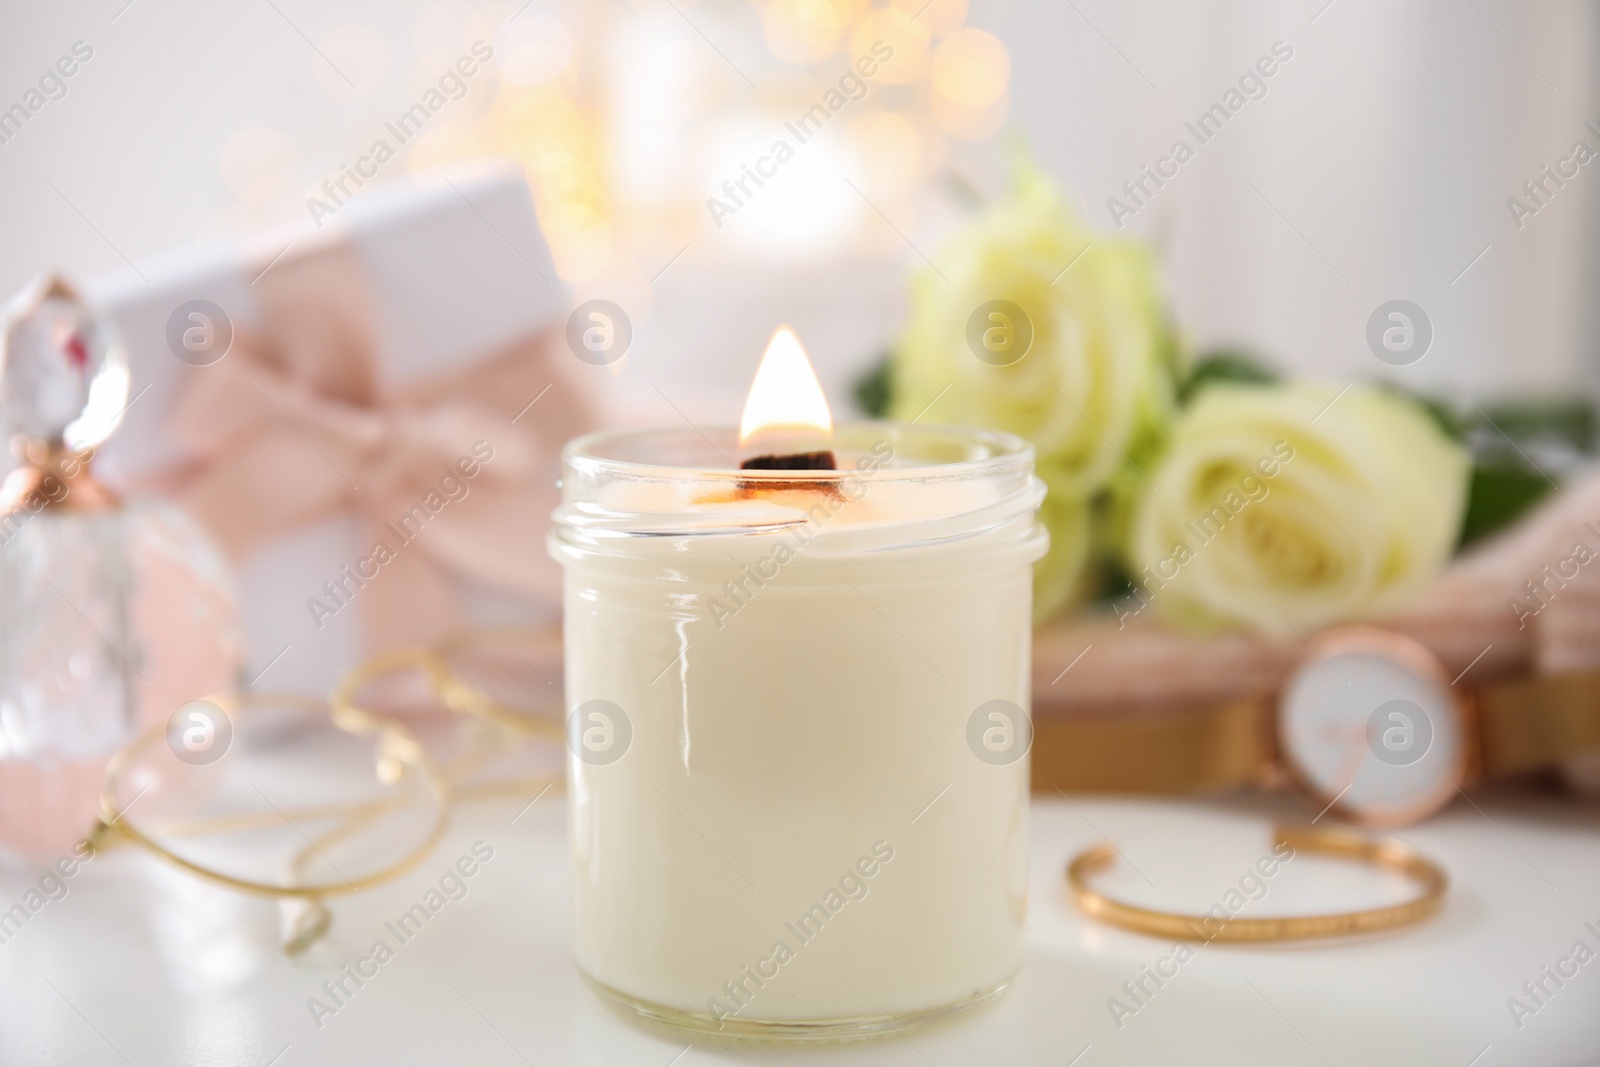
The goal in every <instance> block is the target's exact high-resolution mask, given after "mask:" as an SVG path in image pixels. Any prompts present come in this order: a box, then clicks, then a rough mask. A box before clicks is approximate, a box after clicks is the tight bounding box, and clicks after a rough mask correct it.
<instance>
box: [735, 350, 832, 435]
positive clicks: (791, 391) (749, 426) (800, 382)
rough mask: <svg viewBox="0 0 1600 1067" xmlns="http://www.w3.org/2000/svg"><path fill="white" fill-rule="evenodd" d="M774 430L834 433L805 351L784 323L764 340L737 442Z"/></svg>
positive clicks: (816, 433)
mask: <svg viewBox="0 0 1600 1067" xmlns="http://www.w3.org/2000/svg"><path fill="white" fill-rule="evenodd" d="M773 431H778V432H788V433H804V434H814V435H821V436H823V437H832V436H833V415H832V413H830V412H829V411H828V398H827V397H825V396H823V395H822V383H821V382H819V381H817V372H816V371H814V370H812V369H811V361H810V360H809V359H807V358H806V350H805V349H803V348H801V347H800V339H799V338H798V337H796V336H795V335H794V331H793V330H791V329H790V328H789V327H788V325H787V324H785V325H783V326H779V327H778V329H777V330H776V331H775V332H774V333H773V335H772V340H770V341H768V342H767V351H766V354H765V355H763V356H762V357H761V366H760V367H758V368H757V369H756V379H755V381H754V382H752V383H750V396H749V398H748V399H747V400H746V401H745V402H744V418H742V419H740V420H739V444H740V445H743V444H745V443H746V442H748V441H749V440H750V439H751V438H752V437H755V436H756V435H758V434H764V433H769V432H773Z"/></svg>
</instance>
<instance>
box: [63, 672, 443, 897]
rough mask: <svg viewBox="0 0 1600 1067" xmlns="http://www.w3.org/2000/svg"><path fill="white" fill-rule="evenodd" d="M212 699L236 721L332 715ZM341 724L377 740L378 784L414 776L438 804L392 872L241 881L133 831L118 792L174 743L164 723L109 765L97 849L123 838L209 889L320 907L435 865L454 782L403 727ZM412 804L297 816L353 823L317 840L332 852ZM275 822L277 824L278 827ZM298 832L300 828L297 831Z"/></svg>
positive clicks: (312, 848)
mask: <svg viewBox="0 0 1600 1067" xmlns="http://www.w3.org/2000/svg"><path fill="white" fill-rule="evenodd" d="M210 699H211V700H212V701H214V702H215V703H216V704H218V705H219V706H221V707H222V708H223V710H224V711H228V712H230V713H231V714H233V715H240V714H243V713H247V711H248V709H249V708H250V707H252V706H254V705H258V704H266V703H271V702H282V703H286V704H296V705H300V706H302V707H305V708H316V709H318V710H322V709H325V708H326V707H327V706H326V705H325V704H323V703H322V702H321V701H310V700H304V699H302V698H294V697H282V696H276V697H274V696H267V695H264V694H255V693H228V694H217V695H215V696H212V697H211V698H210ZM334 722H335V725H337V726H339V727H340V728H341V729H345V730H347V731H348V732H351V733H357V734H365V735H369V736H374V737H375V739H376V742H377V753H378V768H379V770H378V777H379V779H380V780H381V781H383V783H384V784H385V785H393V784H394V783H395V782H397V781H398V780H399V779H400V777H401V776H402V775H403V774H405V773H406V772H407V771H408V770H409V771H410V772H412V773H414V774H415V775H416V776H417V777H418V778H419V780H420V782H421V784H422V785H423V786H425V787H426V789H427V791H428V794H429V795H430V796H431V798H432V800H433V806H434V812H433V817H432V821H431V823H430V824H429V826H428V828H427V830H426V832H425V833H424V835H423V836H422V838H421V839H420V840H419V841H418V843H417V844H416V845H415V847H413V848H412V850H411V851H410V852H408V853H407V854H406V855H405V856H403V857H402V858H401V859H400V860H398V861H397V862H395V863H391V864H389V865H388V866H387V867H384V868H382V869H381V870H378V871H374V872H372V873H370V874H367V875H364V876H361V877H360V878H359V879H358V880H356V881H351V880H349V879H346V878H343V877H342V876H341V878H340V880H339V881H337V882H331V881H330V882H325V883H311V884H289V885H285V884H281V883H277V882H261V881H255V880H253V879H248V878H238V877H235V876H234V875H231V874H226V873H224V872H222V871H216V870H212V869H210V868H209V867H205V866H202V865H201V864H199V863H196V862H194V861H192V860H189V859H186V858H184V857H183V856H180V855H179V854H178V853H176V852H174V851H173V850H172V849H170V848H168V847H167V846H165V845H163V844H162V843H161V842H160V841H158V840H156V839H155V837H153V836H152V835H151V834H148V833H146V832H144V831H142V830H140V829H139V828H137V827H135V826H133V825H131V824H130V823H129V821H128V820H127V819H126V818H124V817H123V812H122V811H119V810H118V806H117V786H118V784H119V783H120V781H121V777H122V773H123V769H124V767H125V766H126V765H127V764H128V763H129V762H130V761H131V760H132V759H133V758H134V757H135V756H137V755H138V754H139V753H140V752H142V751H144V750H145V749H147V748H150V747H151V746H153V745H155V744H156V743H157V742H159V741H161V740H162V739H163V738H164V737H165V736H166V725H165V724H164V723H162V724H157V725H155V726H152V727H151V728H150V729H148V730H146V731H145V732H144V733H142V734H140V735H139V736H138V737H136V738H135V739H134V740H133V741H132V742H130V743H129V744H128V745H127V746H126V747H124V748H123V749H122V750H120V751H119V752H117V753H116V755H114V756H113V757H112V758H111V761H110V762H109V763H108V764H107V765H106V771H105V777H104V778H103V779H102V782H101V786H100V818H99V821H98V824H97V825H96V827H95V829H94V831H93V832H92V833H91V835H90V840H91V842H92V843H95V844H97V845H98V844H99V843H109V840H110V839H111V836H112V835H116V836H120V837H122V838H124V839H125V840H127V841H130V842H132V843H133V844H136V845H139V846H140V847H142V848H144V849H146V850H148V851H149V852H151V853H152V854H154V855H155V856H157V857H159V858H160V859H162V860H165V861H166V862H167V863H169V864H171V865H173V866H174V867H178V868H180V869H182V870H185V871H188V872H189V873H190V874H194V875H198V876H199V877H201V878H204V879H206V880H207V881H209V882H213V883H215V884H217V885H222V886H226V887H228V888H229V889H235V890H238V891H240V892H243V893H253V894H256V895H258V896H266V897H277V898H291V897H298V898H302V899H309V900H312V901H320V900H321V898H323V897H328V896H336V895H338V894H341V893H348V892H355V891H359V890H362V889H366V888H369V887H371V886H375V885H378V884H379V883H381V882H385V881H388V880H389V879H391V878H395V877H397V876H399V875H401V874H403V873H405V872H406V871H408V870H410V869H411V868H412V867H414V866H416V865H417V864H418V863H420V862H422V860H423V859H424V858H426V857H427V855H428V853H429V852H431V851H432V850H433V846H434V845H435V844H437V843H438V841H439V839H440V838H442V837H443V836H444V832H445V829H446V827H447V826H448V824H449V818H450V804H451V790H450V782H449V780H448V779H446V778H445V776H444V775H443V774H441V773H440V771H439V769H438V768H437V767H436V766H435V765H434V762H433V760H432V759H431V758H430V757H429V756H428V753H427V751H426V750H425V749H424V748H423V747H422V746H421V745H420V744H419V743H417V741H416V739H415V738H413V737H412V736H411V735H410V734H408V733H406V732H405V731H404V730H403V729H402V728H401V727H399V726H395V725H393V724H390V723H385V722H382V721H379V720H377V719H374V718H371V717H368V718H367V719H364V720H361V721H359V722H357V721H355V720H353V719H347V721H345V722H341V721H340V720H339V718H338V716H337V715H335V716H334ZM385 775H388V777H385ZM405 802H406V801H405V799H404V798H383V799H378V800H371V801H366V802H363V803H358V804H350V805H345V806H343V807H342V808H340V807H333V808H328V809H318V810H311V811H304V812H302V811H296V812H294V814H296V815H301V816H302V817H323V816H328V815H336V814H342V815H345V816H346V822H345V823H344V824H343V825H341V826H339V827H336V828H334V829H333V830H330V831H328V832H327V833H325V834H323V835H321V836H319V837H318V838H317V840H318V841H320V842H321V843H322V844H327V843H329V842H331V841H336V840H339V839H341V838H343V837H346V836H348V835H349V834H350V833H352V832H354V831H355V830H357V829H359V828H360V826H362V825H365V824H367V823H370V822H371V821H372V820H373V819H374V818H376V817H378V816H381V815H383V814H385V813H386V812H388V811H392V810H394V809H395V808H397V807H399V806H401V805H403V804H404V803H405ZM130 803H131V802H130ZM275 815H276V816H277V818H278V819H283V818H285V817H286V815H285V813H281V812H275ZM267 821H269V822H273V821H276V820H267ZM243 825H245V826H248V825H249V820H246V821H245V822H244V823H243ZM290 825H293V824H292V823H291V824H290ZM196 829H199V830H209V831H210V832H215V830H216V828H215V827H210V828H207V827H198V828H196ZM317 848H318V846H317V845H316V844H313V843H311V842H310V841H308V842H307V846H306V848H304V849H302V850H301V851H300V853H298V854H297V856H296V857H295V859H294V860H293V861H292V866H293V867H294V868H295V869H298V867H299V865H300V864H301V863H302V862H304V860H305V859H307V858H308V857H309V855H310V854H312V853H315V852H316V850H317Z"/></svg>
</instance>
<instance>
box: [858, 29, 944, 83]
mask: <svg viewBox="0 0 1600 1067" xmlns="http://www.w3.org/2000/svg"><path fill="white" fill-rule="evenodd" d="M879 41H882V42H883V43H884V44H887V45H888V46H889V47H890V48H893V49H894V56H893V57H892V58H891V59H890V60H889V61H888V62H887V63H883V64H882V65H881V66H879V68H878V73H877V74H875V75H873V78H872V80H873V81H874V82H879V83H882V84H885V85H907V84H910V83H911V82H914V81H916V80H917V79H918V78H920V77H922V74H923V72H924V71H926V70H927V69H928V48H929V38H928V31H927V30H926V29H924V28H923V27H922V26H920V25H918V24H917V23H915V22H912V21H911V16H910V15H907V14H906V13H905V12H903V11H888V10H880V11H874V12H872V13H871V14H870V15H868V16H867V17H866V18H864V19H862V20H861V22H860V24H859V25H857V26H856V28H855V32H854V33H852V34H851V37H850V47H851V49H852V51H853V53H854V54H855V55H857V56H865V55H872V54H873V51H872V48H873V45H874V44H876V43H877V42H879Z"/></svg>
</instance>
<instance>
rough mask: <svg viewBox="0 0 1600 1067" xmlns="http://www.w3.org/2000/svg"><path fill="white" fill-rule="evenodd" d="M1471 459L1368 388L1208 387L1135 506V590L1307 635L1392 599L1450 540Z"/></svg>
mask: <svg viewBox="0 0 1600 1067" xmlns="http://www.w3.org/2000/svg"><path fill="white" fill-rule="evenodd" d="M1470 472H1471V463H1470V460H1469V458H1468V456H1467V453H1466V451H1465V449H1463V448H1462V447H1461V446H1460V445H1458V444H1457V443H1455V442H1454V441H1451V440H1450V439H1449V438H1447V437H1446V436H1445V435H1444V434H1443V433H1442V432H1441V431H1440V430H1439V428H1438V427H1437V426H1436V425H1435V424H1434V423H1433V422H1432V421H1431V420H1430V419H1429V418H1428V417H1427V416H1426V415H1425V414H1424V413H1423V412H1422V411H1421V410H1420V409H1419V408H1417V407H1416V405H1414V404H1412V403H1410V402H1409V401H1407V400H1405V399H1403V398H1401V397H1398V396H1396V395H1394V394H1392V393H1388V392H1385V391H1383V390H1381V389H1378V388H1375V387H1364V386H1353V387H1351V388H1349V389H1348V390H1346V391H1345V392H1344V393H1343V395H1340V394H1339V392H1338V390H1336V389H1332V388H1327V387H1324V386H1320V385H1313V384H1308V383H1297V384H1288V385H1221V384H1219V385H1213V386H1210V387H1209V388H1207V389H1205V390H1204V391H1203V392H1202V393H1201V394H1200V395H1199V396H1198V397H1196V398H1195V400H1194V401H1193V403H1192V404H1191V405H1190V406H1189V407H1188V409H1187V410H1185V411H1184V412H1183V413H1182V414H1181V415H1180V416H1179V418H1178V420H1177V422H1176V423H1175V424H1174V426H1173V429H1172V437H1171V440H1170V444H1169V447H1168V449H1167V451H1166V453H1165V455H1164V457H1163V458H1162V460H1161V462H1160V464H1159V465H1158V466H1157V467H1156V468H1155V469H1154V470H1153V471H1151V472H1150V478H1151V481H1152V482H1153V483H1154V488H1149V487H1147V488H1146V489H1145V491H1144V493H1143V495H1142V497H1141V498H1140V499H1139V501H1138V502H1137V504H1136V505H1135V509H1134V515H1133V521H1132V525H1131V531H1130V535H1129V544H1128V552H1127V555H1128V558H1129V562H1130V563H1131V564H1132V568H1133V570H1134V581H1135V584H1136V588H1137V592H1138V595H1139V596H1140V597H1141V598H1142V599H1144V600H1146V601H1150V602H1153V603H1154V604H1155V605H1156V606H1157V607H1158V608H1159V609H1160V610H1161V612H1162V613H1163V614H1165V615H1166V616H1167V617H1169V618H1173V619H1176V620H1178V621H1180V622H1183V623H1186V624H1189V625H1193V626H1201V627H1215V626H1227V625H1243V626H1248V627H1251V628H1254V629H1256V630H1260V631H1266V632H1287V633H1292V632H1295V631H1297V630H1298V631H1300V632H1301V633H1306V632H1309V631H1311V630H1313V629H1315V628H1317V627H1320V626H1325V625H1328V624H1330V623H1335V622H1342V621H1345V620H1348V619H1352V618H1355V617H1357V616H1361V615H1365V614H1369V613H1372V612H1375V611H1378V610H1382V609H1384V608H1387V607H1389V606H1392V605H1393V604H1394V603H1395V602H1396V601H1397V600H1399V599H1401V598H1403V597H1404V596H1405V595H1406V594H1408V593H1410V592H1413V591H1415V590H1416V589H1417V588H1418V587H1419V586H1422V585H1424V584H1425V583H1426V582H1427V581H1428V580H1429V579H1430V578H1432V577H1433V576H1434V575H1435V574H1436V573H1437V572H1438V571H1439V570H1440V568H1442V567H1443V566H1444V564H1445V563H1446V561H1447V560H1448V559H1449V558H1450V555H1451V553H1452V551H1453V549H1454V547H1455V544H1456V539H1457V536H1458V534H1459V532H1460V529H1461V520H1462V513H1463V511H1464V509H1465V507H1466V499H1467V488H1468V478H1469V475H1470Z"/></svg>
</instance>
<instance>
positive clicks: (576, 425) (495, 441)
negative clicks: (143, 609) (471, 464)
mask: <svg viewBox="0 0 1600 1067" xmlns="http://www.w3.org/2000/svg"><path fill="white" fill-rule="evenodd" d="M256 289H257V290H258V295H259V301H260V307H261V311H262V322H263V323H264V325H263V327H262V328H261V330H260V331H259V332H257V333H249V334H246V333H238V334H236V336H235V339H234V343H233V347H232V349H231V350H230V351H229V352H228V354H227V355H226V356H225V357H224V358H223V359H222V360H221V361H219V362H218V363H216V364H214V365H212V366H209V367H200V368H196V370H195V371H194V372H193V373H192V374H191V376H190V381H189V382H188V383H187V384H186V386H185V388H184V389H183V391H182V392H181V394H180V395H179V397H178V398H177V400H176V402H175V404H174V408H173V412H172V417H171V422H170V426H169V432H170V434H171V437H172V440H173V441H174V442H175V443H176V444H178V445H179V446H180V447H181V448H182V450H183V452H184V454H185V457H186V459H185V461H184V462H183V463H181V464H179V465H177V466H176V467H175V468H174V469H171V470H169V471H167V472H165V474H164V475H163V476H162V477H161V478H160V479H158V481H157V483H156V487H158V488H160V489H163V490H165V491H167V492H170V493H172V494H174V495H175V496H176V498H177V499H178V501H179V503H180V504H181V505H182V506H184V507H185V508H187V509H188V510H189V511H190V513H191V514H194V515H196V516H198V517H199V518H200V519H201V520H202V521H204V522H205V523H206V524H207V526H209V527H210V529H211V530H212V531H213V533H214V534H215V535H216V536H217V538H218V539H219V540H220V541H221V543H222V544H223V546H224V548H226V549H227V550H228V551H229V553H230V554H231V555H233V556H234V557H235V558H240V557H243V556H245V555H247V554H248V553H249V552H250V551H251V550H252V549H253V548H255V547H257V546H260V545H262V544H264V543H266V542H269V541H271V540H272V539H274V538H276V537H278V536H280V535H282V534H284V533H286V532H288V531H290V530H293V529H295V528H296V527H299V526H302V525H304V524H307V523H310V522H313V521H316V520H320V519H324V518H327V517H329V516H332V515H336V514H340V513H345V512H350V511H354V512H356V513H358V514H360V515H362V516H364V517H365V518H366V520H367V522H368V529H369V532H370V535H371V536H370V538H363V552H362V555H363V556H366V555H367V553H369V552H370V551H371V550H372V548H373V547H374V545H375V544H376V543H377V542H378V541H380V540H382V541H384V542H385V543H386V544H387V545H388V547H389V548H390V549H392V550H393V551H394V552H395V558H394V559H393V561H391V562H388V563H385V564H384V565H383V566H382V567H381V568H380V569H379V570H378V573H377V577H376V578H374V579H372V580H370V581H369V582H368V584H367V585H366V586H365V587H364V588H363V589H362V591H361V593H360V595H359V597H358V598H357V599H359V600H360V601H361V605H360V611H361V612H362V618H363V624H364V627H365V629H366V632H367V634H368V635H369V637H370V639H371V642H372V644H373V646H374V647H375V648H382V647H388V646H392V645H396V644H403V643H404V644H409V643H418V642H429V641H433V640H437V639H438V638H439V637H441V636H443V635H444V634H445V633H447V632H449V631H450V630H452V629H454V628H455V627H457V626H459V625H461V623H462V622H463V621H464V620H467V619H470V612H471V608H470V607H468V605H467V604H466V603H465V602H464V600H463V597H462V595H461V594H460V593H458V592H457V590H456V589H455V588H452V583H454V584H456V585H459V583H460V582H461V581H462V580H467V581H471V582H474V583H481V584H484V585H490V586H495V587H498V588H501V589H505V590H507V591H510V592H512V593H515V594H517V595H520V596H522V597H527V598H540V597H544V598H549V599H550V600H551V602H552V603H554V598H555V595H556V590H557V589H558V588H559V574H558V572H557V570H556V568H555V566H554V564H553V563H551V562H550V561H549V560H548V558H547V556H546V553H545V551H544V547H543V532H544V530H545V529H546V528H547V526H548V523H549V518H550V512H551V510H552V508H553V507H554V506H555V503H556V495H557V494H556V489H555V459H556V457H557V456H558V455H559V451H560V448H561V446H562V445H563V444H564V443H565V442H566V441H567V440H568V439H569V438H571V437H572V436H574V435H575V434H577V433H579V432H581V431H583V430H584V429H586V428H588V426H589V425H590V423H591V416H590V413H589V408H588V405H587V404H586V403H585V402H584V401H583V399H582V397H581V396H580V395H578V393H577V392H576V390H575V389H573V388H572V387H571V386H570V385H569V384H568V383H567V382H565V381H563V380H562V378H561V377H560V375H559V374H557V373H556V369H555V365H554V364H555V359H554V357H553V355H552V354H551V353H550V352H549V351H548V350H547V342H549V341H550V340H551V339H552V337H553V332H546V333H544V334H541V335H539V336H535V337H530V338H527V339H524V340H521V341H519V342H517V343H515V344H512V345H510V346H508V347H506V348H505V349H503V350H501V351H499V352H492V353H485V357H484V358H483V359H481V360H479V361H477V362H475V363H473V364H471V365H470V366H467V367H465V368H464V369H461V370H458V371H454V372H452V373H449V374H445V375H441V376H438V377H435V378H432V379H430V380H427V381H423V382H420V383H415V384H411V385H407V386H405V387H402V388H398V389H389V388H386V387H385V386H384V385H383V383H382V376H381V374H380V373H379V371H380V366H379V361H378V354H377V329H376V323H375V322H374V321H373V319H372V310H371V302H370V300H369V299H368V295H367V292H366V287H365V280H364V276H363V272H362V269H361V265H360V261H359V259H358V257H357V254H356V252H355V250H354V249H353V248H352V247H350V246H349V245H348V244H339V245H325V246H322V247H319V248H316V249H314V250H311V251H308V252H304V253H302V254H299V255H294V256H290V257H286V258H285V259H283V260H282V261H280V262H279V263H277V264H276V265H274V266H273V267H272V268H271V269H270V270H268V271H267V272H266V273H265V274H264V275H263V276H262V277H261V278H260V279H259V281H258V282H257V283H256ZM541 394H542V395H541ZM535 397H539V398H540V399H539V400H538V403H536V404H535V405H534V406H533V407H532V408H527V405H528V404H529V402H530V401H533V400H534V398H535ZM524 409H526V410H524ZM519 413H520V417H519ZM513 419H516V421H515V422H514V423H513V421H512V420H513ZM476 442H486V443H487V445H488V446H489V447H490V448H492V449H493V458H492V460H491V461H489V462H487V463H483V464H482V465H481V467H480V469H479V471H478V473H477V474H476V476H475V477H473V478H471V479H461V480H462V481H463V482H465V484H466V486H467V495H466V496H465V498H463V499H461V500H459V501H450V502H448V503H447V504H445V505H444V506H443V507H442V509H440V510H438V511H437V512H436V513H432V514H431V518H430V519H429V521H428V522H427V523H426V524H425V526H424V527H423V529H422V530H421V532H420V534H419V535H417V537H416V539H415V540H414V541H411V542H409V543H406V544H401V543H400V542H399V541H398V540H397V538H396V537H395V536H394V534H393V533H392V532H391V530H390V529H389V528H387V527H386V526H385V524H386V523H389V522H396V523H397V522H398V521H399V519H400V518H401V516H403V515H405V514H406V513H407V512H409V511H410V510H411V509H412V507H413V506H415V505H419V504H424V501H425V500H426V499H427V496H428V494H429V492H430V491H437V490H438V489H439V483H440V479H441V478H443V477H445V476H446V475H449V474H456V475H457V477H458V478H459V472H457V471H456V469H455V468H456V464H457V462H458V460H460V459H461V458H462V457H467V458H469V459H471V458H472V449H473V446H474V444H475V443H476ZM442 495H443V494H441V496H442ZM434 499H435V500H437V499H439V497H435V498H434ZM350 562H351V563H352V565H354V564H355V562H356V561H355V560H352V561H350ZM326 577H327V578H330V579H338V578H339V577H340V576H339V575H336V574H330V575H327V576H326ZM314 592H315V591H313V590H307V591H306V594H305V595H312V593H314Z"/></svg>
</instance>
